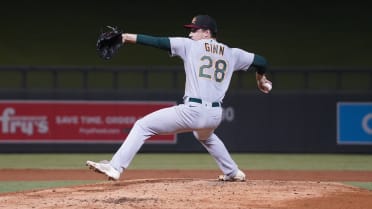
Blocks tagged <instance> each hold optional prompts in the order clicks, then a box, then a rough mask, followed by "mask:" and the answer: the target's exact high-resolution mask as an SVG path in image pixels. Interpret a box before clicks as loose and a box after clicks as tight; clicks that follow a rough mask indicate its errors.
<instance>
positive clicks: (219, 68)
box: [199, 56, 227, 82]
mask: <svg viewBox="0 0 372 209" xmlns="http://www.w3.org/2000/svg"><path fill="white" fill-rule="evenodd" d="M200 60H201V61H207V63H206V64H204V65H202V66H200V68H199V76H200V77H202V78H209V79H212V74H213V78H214V80H215V81H217V82H222V81H223V79H224V78H225V72H226V68H227V64H226V61H225V60H222V59H219V60H217V61H216V62H213V60H212V58H211V57H210V56H203V57H202V58H201V59H200ZM213 63H214V66H213ZM212 67H213V70H214V73H211V74H208V73H206V72H205V71H206V69H210V68H212Z"/></svg>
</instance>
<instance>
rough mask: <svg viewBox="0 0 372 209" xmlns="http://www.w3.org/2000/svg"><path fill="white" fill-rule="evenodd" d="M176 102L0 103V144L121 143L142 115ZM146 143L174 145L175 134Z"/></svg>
mask: <svg viewBox="0 0 372 209" xmlns="http://www.w3.org/2000/svg"><path fill="white" fill-rule="evenodd" d="M173 105H175V102H161V101H159V102H147V101H146V102H141V101H138V102H118V101H18V100H16V101H0V143H1V142H110V143H112V142H118V143H119V142H122V141H123V140H124V139H125V138H126V136H127V135H128V133H129V131H130V129H131V128H132V126H133V124H134V123H135V122H136V121H137V120H138V119H140V118H142V117H143V116H145V115H146V114H148V113H151V112H153V111H156V110H158V109H161V108H165V107H170V106H173ZM147 142H148V143H172V144H173V143H176V135H175V134H172V135H158V136H153V137H151V138H150V139H149V140H147Z"/></svg>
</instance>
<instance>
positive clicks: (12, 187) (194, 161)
mask: <svg viewBox="0 0 372 209" xmlns="http://www.w3.org/2000/svg"><path fill="white" fill-rule="evenodd" d="M111 157H112V154H0V169H1V168H8V169H9V168H10V169H17V168H35V169H86V167H85V161H86V160H93V161H99V160H102V159H110V158H111ZM232 157H233V159H234V160H235V161H236V162H237V164H238V165H239V167H240V168H241V169H251V170H340V171H342V170H356V171H358V170H364V171H372V155H357V154H243V153H239V154H237V153H234V154H232ZM130 169H200V170H202V169H218V168H217V165H216V163H215V162H214V160H213V159H212V157H211V156H210V155H209V154H206V153H180V154H175V153H174V154H170V153H168V154H160V153H159V154H151V153H139V154H137V155H136V157H135V158H134V160H133V162H132V164H131V166H130ZM92 182H94V181H32V182H28V181H27V182H26V181H25V182H23V181H18V182H0V192H14V191H22V190H31V189H43V188H52V187H62V186H70V185H79V184H85V183H92ZM96 182H97V181H96ZM344 183H345V184H349V185H353V186H357V187H361V188H366V189H369V190H372V182H344Z"/></svg>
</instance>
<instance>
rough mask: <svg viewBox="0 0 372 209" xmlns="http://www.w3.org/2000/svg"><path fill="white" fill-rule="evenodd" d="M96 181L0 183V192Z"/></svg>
mask: <svg viewBox="0 0 372 209" xmlns="http://www.w3.org/2000/svg"><path fill="white" fill-rule="evenodd" d="M95 182H98V181H92V180H89V181H80V180H79V181H3V182H0V192H16V191H25V190H35V189H47V188H56V187H65V186H73V185H82V184H90V183H95Z"/></svg>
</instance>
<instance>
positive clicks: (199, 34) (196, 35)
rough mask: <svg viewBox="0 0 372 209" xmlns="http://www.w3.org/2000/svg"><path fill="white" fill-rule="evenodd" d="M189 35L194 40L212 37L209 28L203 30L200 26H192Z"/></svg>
mask: <svg viewBox="0 0 372 209" xmlns="http://www.w3.org/2000/svg"><path fill="white" fill-rule="evenodd" d="M189 37H190V38H191V39H192V40H195V41H198V40H201V39H204V38H210V37H211V36H210V32H209V30H203V29H198V28H192V29H191V30H190V33H189Z"/></svg>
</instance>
